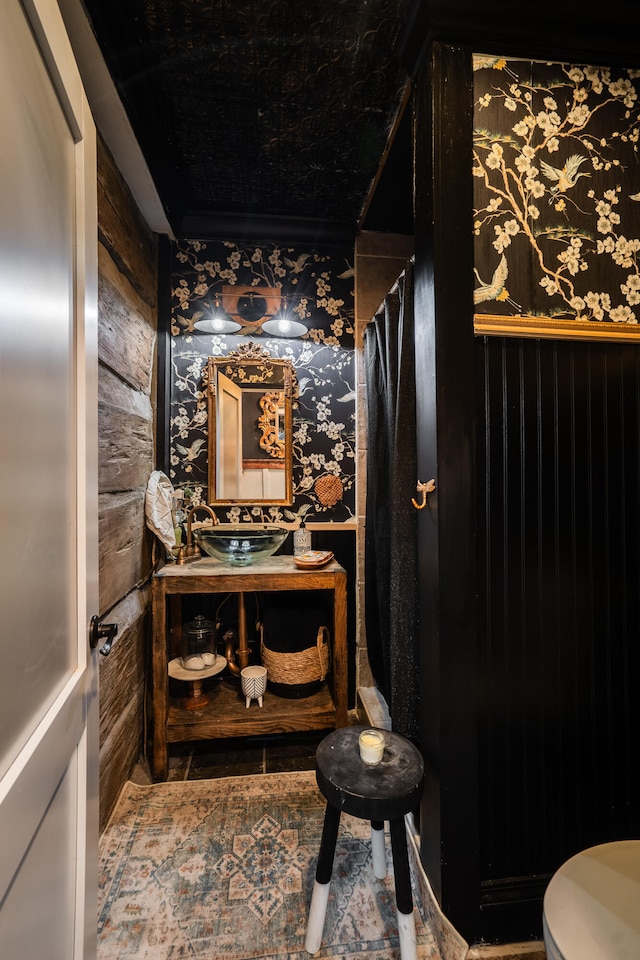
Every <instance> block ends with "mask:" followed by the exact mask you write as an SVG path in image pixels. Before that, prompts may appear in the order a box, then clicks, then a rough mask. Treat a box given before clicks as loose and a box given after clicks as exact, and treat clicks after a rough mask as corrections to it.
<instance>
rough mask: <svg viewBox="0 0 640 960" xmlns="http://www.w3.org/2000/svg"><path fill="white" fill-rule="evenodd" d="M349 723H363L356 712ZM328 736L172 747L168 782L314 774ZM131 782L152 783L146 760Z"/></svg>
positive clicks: (276, 736) (319, 733)
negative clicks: (319, 748)
mask: <svg viewBox="0 0 640 960" xmlns="http://www.w3.org/2000/svg"><path fill="white" fill-rule="evenodd" d="M349 722H350V723H360V722H364V721H361V720H359V719H358V714H357V713H356V712H355V711H350V713H349ZM329 732H330V731H329V730H311V731H305V732H303V733H285V734H272V735H269V736H256V737H238V738H230V739H225V740H197V741H193V742H190V743H174V744H170V745H169V773H168V776H167V780H170V781H177V780H212V779H215V778H217V777H239V776H251V775H252V774H259V773H285V772H287V771H296V770H315V763H316V748H317V746H318V744H319V743H320V741H321V740H322V739H323V737H326V735H327V734H328V733H329ZM129 779H130V780H132V781H133V782H134V783H138V784H149V783H152V782H153V781H152V777H151V771H150V767H149V763H148V762H147V760H146V759H144V758H141V759H140V762H139V763H138V764H137V765H136V767H135V768H134V770H133V773H132V774H131V776H130V777H129Z"/></svg>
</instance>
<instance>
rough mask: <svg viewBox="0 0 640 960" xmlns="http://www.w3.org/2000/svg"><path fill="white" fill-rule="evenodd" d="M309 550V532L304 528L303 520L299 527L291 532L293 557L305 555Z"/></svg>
mask: <svg viewBox="0 0 640 960" xmlns="http://www.w3.org/2000/svg"><path fill="white" fill-rule="evenodd" d="M309 550H311V531H310V530H308V529H307V527H306V526H305V522H304V519H301V520H300V526H299V527H298V528H297V529H296V530H294V531H293V555H294V557H299V556H300V554H301V553H307V551H309Z"/></svg>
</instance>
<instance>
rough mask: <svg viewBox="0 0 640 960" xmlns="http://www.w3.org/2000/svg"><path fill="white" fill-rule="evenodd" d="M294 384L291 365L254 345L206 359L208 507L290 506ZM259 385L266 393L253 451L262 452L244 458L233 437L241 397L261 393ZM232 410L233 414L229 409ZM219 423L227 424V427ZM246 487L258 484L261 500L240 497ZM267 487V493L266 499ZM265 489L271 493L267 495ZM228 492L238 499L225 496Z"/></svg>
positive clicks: (260, 401)
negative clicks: (249, 392) (261, 504)
mask: <svg viewBox="0 0 640 960" xmlns="http://www.w3.org/2000/svg"><path fill="white" fill-rule="evenodd" d="M295 384H296V377H295V372H294V369H293V364H292V363H291V361H290V360H277V359H274V358H273V357H272V356H271V355H270V354H269V352H268V351H267V350H265V349H264V347H261V346H259V345H258V344H254V343H243V344H241V345H240V346H239V347H238V348H237V349H236V350H233V351H232V352H231V353H229V355H228V356H226V357H209V358H208V361H207V367H206V371H205V387H206V392H207V401H208V403H207V406H208V421H209V444H208V447H209V469H208V483H209V497H208V501H209V503H210V504H212V505H214V506H216V505H220V506H223V505H228V506H231V505H235V504H258V503H269V504H273V505H282V506H290V505H291V504H292V503H293V412H292V407H293V393H294V389H295ZM262 387H264V388H265V389H264V391H263V393H262V396H260V397H259V399H258V401H257V402H258V404H259V406H260V409H261V411H262V413H261V414H260V415H259V416H257V417H256V448H257V449H258V450H259V451H260V453H259V455H258V456H251V457H246V456H245V455H244V451H242V445H241V444H237V436H238V434H241V433H242V427H241V418H242V394H243V392H244V391H249V390H251V391H252V392H256V391H257V392H259V391H260V389H261V388H262ZM228 397H234V398H236V399H237V403H235V404H234V403H233V401H230V400H229V399H227V398H228ZM225 405H226V406H225ZM234 406H235V407H237V409H236V410H233V407H234ZM229 409H231V411H232V412H231V413H229V412H228V410H229ZM222 420H224V422H225V424H226V428H225V429H223V427H222ZM230 423H231V424H233V426H230ZM281 434H282V436H281ZM230 464H231V465H232V466H231V468H230ZM265 471H266V473H265ZM234 473H235V478H234ZM258 474H260V476H258ZM281 477H284V480H281V479H280V478H281ZM245 483H248V484H250V485H252V486H253V489H254V490H255V487H256V485H260V484H261V485H262V493H263V496H256V495H254V494H253V493H252V494H251V495H247V496H244V495H243V490H242V489H241V486H242V485H243V484H245ZM225 484H226V487H225ZM265 486H266V487H267V489H266V493H267V495H264V494H265ZM269 488H271V492H273V493H274V494H275V495H273V496H270V495H268V494H269V492H270V490H269ZM230 490H231V491H234V492H235V493H237V495H236V496H231V495H229V491H230Z"/></svg>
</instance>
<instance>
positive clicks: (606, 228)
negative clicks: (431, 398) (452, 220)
mask: <svg viewBox="0 0 640 960" xmlns="http://www.w3.org/2000/svg"><path fill="white" fill-rule="evenodd" d="M473 68H474V137H473V140H474V143H473V175H474V233H475V270H474V272H475V281H474V287H475V290H474V303H475V311H476V313H477V314H498V315H511V316H518V315H526V316H527V317H531V318H534V317H538V318H549V319H557V318H560V319H563V320H568V321H578V322H593V323H602V322H604V323H616V324H626V325H636V324H638V322H639V320H640V270H639V264H638V251H639V250H640V162H639V156H638V141H639V137H640V103H639V102H638V79H639V78H640V70H630V69H629V70H625V69H619V68H608V67H595V66H579V65H575V64H574V65H572V64H565V63H543V62H537V61H528V60H517V59H507V58H498V57H489V56H482V55H475V56H474V61H473Z"/></svg>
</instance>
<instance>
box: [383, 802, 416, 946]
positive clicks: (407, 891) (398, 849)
mask: <svg viewBox="0 0 640 960" xmlns="http://www.w3.org/2000/svg"><path fill="white" fill-rule="evenodd" d="M389 830H390V833H391V850H392V852H393V875H394V878H395V884H396V908H397V912H398V937H399V940H400V956H401V958H402V960H417V957H418V947H417V940H416V921H415V917H414V915H413V897H412V895H411V877H410V875H409V855H408V853H407V833H406V828H405V825H404V817H398V818H397V819H396V820H391V821H390V823H389Z"/></svg>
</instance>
